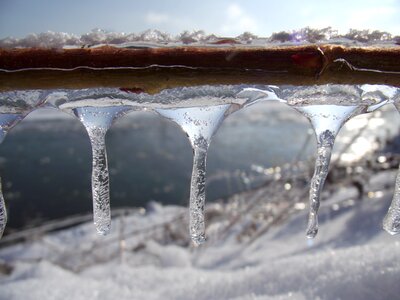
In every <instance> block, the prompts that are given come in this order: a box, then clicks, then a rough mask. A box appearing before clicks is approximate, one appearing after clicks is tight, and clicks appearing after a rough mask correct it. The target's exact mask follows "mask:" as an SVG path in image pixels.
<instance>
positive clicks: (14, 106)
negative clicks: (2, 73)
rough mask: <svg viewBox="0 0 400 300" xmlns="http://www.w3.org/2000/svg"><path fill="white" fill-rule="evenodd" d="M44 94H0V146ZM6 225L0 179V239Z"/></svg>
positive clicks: (42, 99) (32, 92) (5, 212)
mask: <svg viewBox="0 0 400 300" xmlns="http://www.w3.org/2000/svg"><path fill="white" fill-rule="evenodd" d="M46 94H47V93H46V92H41V91H13V92H6V93H1V94H0V144H1V143H2V142H3V141H4V139H5V137H6V135H7V133H8V131H9V130H10V129H11V128H13V127H14V126H15V125H17V124H18V123H19V122H20V121H21V120H22V119H23V118H24V117H25V116H26V115H27V114H28V113H29V112H30V111H31V110H33V109H34V108H35V107H37V106H39V105H40V104H41V103H42V101H44V98H45V95H46ZM6 223H7V209H6V206H5V202H4V197H3V191H2V186H1V178H0V238H1V237H2V236H3V232H4V229H5V226H6Z"/></svg>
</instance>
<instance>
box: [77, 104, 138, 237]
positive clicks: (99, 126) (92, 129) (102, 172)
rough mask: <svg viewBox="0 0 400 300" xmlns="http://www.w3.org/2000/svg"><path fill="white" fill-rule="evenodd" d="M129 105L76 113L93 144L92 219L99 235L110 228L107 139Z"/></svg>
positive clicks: (89, 109)
mask: <svg viewBox="0 0 400 300" xmlns="http://www.w3.org/2000/svg"><path fill="white" fill-rule="evenodd" d="M129 110H131V108H129V107H127V106H119V107H117V106H109V107H79V108H74V109H73V110H72V111H73V113H74V114H75V115H76V116H77V117H78V118H79V120H80V121H81V122H82V124H83V125H84V126H85V128H86V131H87V133H88V135H89V138H90V143H91V145H92V155H93V168H92V197H93V219H94V224H95V226H96V229H97V232H98V233H99V234H101V235H106V234H107V233H108V232H109V231H110V228H111V209H110V187H109V174H108V164H107V153H106V144H105V136H106V133H107V131H108V129H109V128H110V127H111V125H112V124H113V122H114V121H115V120H116V119H117V118H118V117H120V116H122V115H124V114H125V113H127V112H128V111H129Z"/></svg>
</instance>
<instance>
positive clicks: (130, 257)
mask: <svg viewBox="0 0 400 300" xmlns="http://www.w3.org/2000/svg"><path fill="white" fill-rule="evenodd" d="M394 177H395V172H394V171H385V172H383V173H380V174H378V175H374V176H373V177H372V179H371V180H370V183H369V188H370V192H369V193H368V196H366V197H364V199H363V200H362V201H358V200H354V199H356V194H357V193H356V190H355V189H354V188H351V187H343V188H341V189H337V190H336V192H335V193H333V194H332V195H331V196H330V197H329V198H328V199H327V200H326V201H324V203H323V205H322V208H321V217H320V221H321V226H320V231H319V235H318V237H317V238H316V240H314V241H312V242H311V241H309V240H307V239H306V238H305V234H304V231H305V227H306V210H303V209H302V208H304V206H302V205H301V203H300V204H299V205H297V206H296V207H297V210H296V213H294V214H291V215H290V217H289V218H288V219H286V220H285V221H284V222H283V221H282V222H280V223H279V222H277V224H276V225H275V226H273V227H272V228H271V229H270V230H268V231H267V232H266V233H265V234H263V235H261V236H260V237H258V238H257V239H255V240H254V241H253V242H252V243H251V242H250V240H251V239H250V238H249V237H248V236H243V232H244V231H243V228H245V227H246V226H247V228H251V226H250V227H249V226H248V225H249V224H247V223H248V222H249V220H247V219H246V218H243V219H242V220H241V221H240V222H237V225H235V226H231V228H230V229H229V230H228V231H225V234H224V235H221V234H218V233H221V231H223V228H224V226H226V225H227V222H228V220H227V219H226V218H228V217H227V215H224V214H221V215H219V216H218V214H217V216H214V217H213V218H211V221H209V225H210V226H209V227H208V233H209V241H208V242H207V244H206V245H205V246H203V247H200V248H196V249H195V248H192V247H189V246H187V238H186V224H185V223H186V220H185V217H184V216H185V215H186V210H185V209H184V208H182V207H176V206H161V205H158V204H152V205H150V207H149V208H148V209H147V210H145V211H144V210H142V211H138V212H137V213H135V214H133V215H130V216H125V217H119V218H115V219H114V221H113V232H112V234H111V235H109V236H107V237H105V238H102V237H98V236H96V235H95V230H94V228H93V226H92V224H83V225H80V226H77V227H74V228H71V229H68V230H63V231H60V232H56V233H52V234H47V235H45V236H43V237H37V238H33V241H32V242H27V243H24V244H18V245H14V246H10V247H6V248H2V249H0V259H1V261H2V264H1V265H2V268H1V271H2V272H1V273H2V275H1V276H0V299H7V300H11V299H26V300H29V299H43V300H47V299H85V300H86V299H148V300H152V299H207V300H210V299H218V300H220V299H234V300H239V299H241V300H247V299H257V300H260V299H263V300H264V299H399V297H400V285H399V279H400V240H399V237H398V236H390V235H388V234H387V233H385V232H384V231H383V230H382V229H381V220H382V218H383V216H384V214H385V211H386V209H387V207H388V206H389V203H390V200H391V194H392V192H393V191H392V189H391V187H392V186H393V182H394ZM389 187H390V188H389ZM210 208H214V211H218V209H215V208H218V205H214V206H210ZM223 209H224V207H222V211H223ZM209 211H212V209H210V210H209ZM219 212H220V213H221V207H220V210H219ZM246 222H247V223H246ZM225 228H226V227H225ZM255 230H256V229H255ZM240 232H241V233H240ZM246 232H248V235H249V236H250V235H251V231H249V230H247V231H246ZM249 232H250V233H249ZM221 237H223V238H221Z"/></svg>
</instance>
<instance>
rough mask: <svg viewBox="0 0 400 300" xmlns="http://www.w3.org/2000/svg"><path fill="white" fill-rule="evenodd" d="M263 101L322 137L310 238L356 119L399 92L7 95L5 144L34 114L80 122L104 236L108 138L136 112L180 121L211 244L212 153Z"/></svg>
mask: <svg viewBox="0 0 400 300" xmlns="http://www.w3.org/2000/svg"><path fill="white" fill-rule="evenodd" d="M259 101H279V102H282V103H283V105H288V106H290V107H292V108H293V109H295V110H296V111H298V112H299V113H300V114H302V115H304V116H305V117H306V118H308V120H309V121H310V123H311V124H312V127H313V129H314V131H315V136H316V140H317V159H316V163H315V171H314V175H313V177H312V180H311V184H310V196H309V199H310V200H309V201H310V213H309V220H308V228H307V236H308V237H309V238H313V237H314V236H315V235H316V234H317V231H318V219H317V213H318V208H319V202H320V194H321V191H322V189H323V185H324V181H325V179H326V176H327V174H328V170H329V162H330V157H331V152H332V147H333V145H334V141H335V137H336V135H337V133H338V132H339V130H340V128H341V127H342V126H343V124H344V123H345V122H346V121H347V120H348V119H350V118H352V117H354V116H356V115H358V114H365V113H369V112H371V111H374V110H376V109H379V108H380V107H381V106H383V105H386V104H394V105H395V106H396V108H397V109H399V108H400V92H399V89H398V88H395V87H391V86H385V85H315V86H267V85H218V86H208V85H205V86H197V87H180V88H173V89H165V90H163V91H161V92H159V93H157V94H154V95H150V94H146V93H132V91H130V90H124V89H117V88H95V89H80V90H28V91H12V92H3V93H0V128H1V140H3V139H4V137H5V135H6V134H7V132H8V131H9V130H10V129H11V128H12V127H13V126H15V125H16V124H17V123H18V122H19V121H21V120H22V119H23V118H24V117H25V116H26V115H28V114H29V113H30V112H32V111H33V110H35V109H38V108H41V107H52V108H55V109H59V110H62V111H64V112H66V113H69V114H71V115H73V116H75V117H77V119H78V120H79V121H80V122H81V123H82V124H83V125H84V126H85V128H86V130H87V132H88V136H89V138H90V141H91V145H92V154H93V169H92V195H93V210H94V223H95V226H96V229H97V231H98V232H99V233H100V234H106V233H107V232H108V231H109V229H110V226H111V217H110V216H111V214H110V196H109V195H110V193H109V188H110V186H109V175H108V166H107V154H106V149H105V137H106V133H107V130H108V129H109V128H110V127H111V125H112V124H113V122H114V121H115V120H116V119H118V118H120V117H122V116H124V115H125V114H128V113H129V112H131V111H137V110H142V111H154V112H156V113H158V114H159V115H161V116H163V117H165V118H167V119H169V120H171V121H173V122H175V123H176V124H178V125H179V126H180V127H181V128H182V130H183V131H184V132H185V133H186V134H187V136H188V138H189V141H190V143H191V145H192V148H193V153H194V155H193V172H192V178H191V185H190V203H189V221H190V222H189V223H190V228H189V231H190V235H191V238H192V240H193V242H194V243H195V244H200V243H202V242H203V241H204V240H205V218H204V205H205V183H206V159H207V150H208V147H209V145H210V143H211V139H212V136H213V135H214V134H215V132H216V131H217V130H218V128H219V126H220V125H221V123H222V122H223V120H224V119H225V118H227V117H229V115H231V114H233V113H235V112H236V111H238V110H241V109H245V108H246V107H248V106H250V105H253V104H255V103H257V102H259ZM399 178H400V175H399V176H398V178H397V181H396V187H395V194H394V197H393V202H392V204H391V206H390V208H389V211H388V214H387V216H386V217H385V220H384V229H385V230H387V231H388V232H389V233H391V234H395V233H398V232H399V231H400V179H399ZM6 219H7V218H6V208H5V204H4V199H3V197H2V195H1V194H0V233H2V232H3V230H4V227H5V224H6Z"/></svg>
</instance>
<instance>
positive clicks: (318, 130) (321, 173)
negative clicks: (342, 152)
mask: <svg viewBox="0 0 400 300" xmlns="http://www.w3.org/2000/svg"><path fill="white" fill-rule="evenodd" d="M294 108H295V109H296V110H297V111H299V112H300V113H302V114H303V115H304V116H306V117H307V118H308V119H309V121H310V122H311V124H312V126H313V128H314V132H315V135H316V138H317V159H316V162H315V170H314V175H313V177H312V179H311V185H310V198H309V199H310V200H309V201H310V212H309V216H308V227H307V237H308V238H314V237H315V236H316V235H317V233H318V215H317V214H318V209H319V205H320V196H321V191H322V188H323V186H324V183H325V179H326V177H327V175H328V171H329V163H330V159H331V155H332V148H333V144H334V142H335V138H336V135H337V133H338V132H339V130H340V128H341V127H342V126H343V124H344V123H345V122H346V121H347V120H348V119H349V118H351V117H352V116H354V115H356V114H358V113H360V112H361V111H362V110H363V109H365V106H339V105H308V106H295V107H294Z"/></svg>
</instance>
